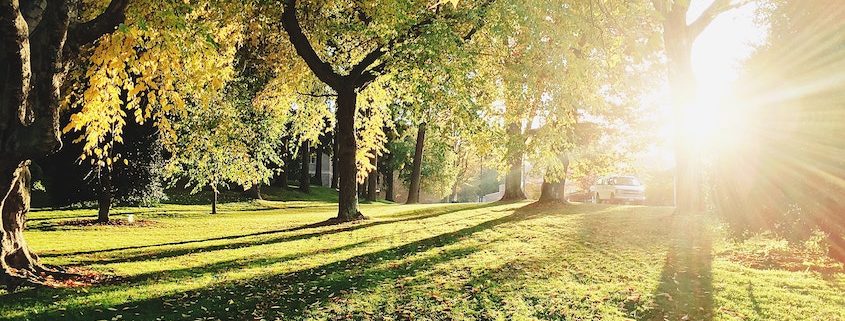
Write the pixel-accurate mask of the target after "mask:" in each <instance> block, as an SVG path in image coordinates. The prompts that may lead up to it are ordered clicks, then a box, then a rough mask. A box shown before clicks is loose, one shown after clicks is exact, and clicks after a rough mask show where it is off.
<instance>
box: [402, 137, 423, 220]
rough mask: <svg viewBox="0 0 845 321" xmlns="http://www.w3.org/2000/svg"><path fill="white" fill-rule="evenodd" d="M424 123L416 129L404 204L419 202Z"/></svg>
mask: <svg viewBox="0 0 845 321" xmlns="http://www.w3.org/2000/svg"><path fill="white" fill-rule="evenodd" d="M425 130H426V123H425V122H423V123H420V127H419V129H417V143H416V146H415V147H416V148H415V149H414V163H413V167H412V168H411V182H410V187H409V188H408V200H407V201H406V202H405V204H417V203H419V202H420V178H421V177H420V176H421V175H422V157H423V147H424V146H425Z"/></svg>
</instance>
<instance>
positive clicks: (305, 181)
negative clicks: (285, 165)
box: [299, 141, 311, 193]
mask: <svg viewBox="0 0 845 321" xmlns="http://www.w3.org/2000/svg"><path fill="white" fill-rule="evenodd" d="M310 161H311V150H310V148H309V144H308V142H307V141H305V142H302V147H300V149H299V166H300V167H299V191H300V192H303V193H309V192H311V177H310V176H311V174H309V173H308V164H309V162H310Z"/></svg>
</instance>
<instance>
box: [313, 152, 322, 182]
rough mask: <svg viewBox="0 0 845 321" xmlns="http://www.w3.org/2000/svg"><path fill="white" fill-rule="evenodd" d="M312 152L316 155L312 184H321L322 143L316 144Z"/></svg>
mask: <svg viewBox="0 0 845 321" xmlns="http://www.w3.org/2000/svg"><path fill="white" fill-rule="evenodd" d="M314 153H315V154H316V155H317V162H316V164H314V185H317V186H323V145H317V148H315V150H314Z"/></svg>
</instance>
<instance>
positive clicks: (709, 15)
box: [688, 0, 754, 38]
mask: <svg viewBox="0 0 845 321" xmlns="http://www.w3.org/2000/svg"><path fill="white" fill-rule="evenodd" d="M752 1H754V0H738V1H736V0H715V1H713V2H712V3H711V4H710V6H709V7H707V9H704V12H702V13H701V16H699V17H698V19H695V21H693V22H692V23H691V24H690V25H689V27H688V28H689V29H688V30H689V35H690V36H691V37H692V38H695V37H698V35H700V34H701V32H703V31H704V29H706V28H707V26H709V25H710V23H711V22H713V19H716V17H718V16H719V15H720V14H722V13H725V12H728V11H731V10H733V9H736V8H739V7H742V6H744V5H746V4H748V3H750V2H752Z"/></svg>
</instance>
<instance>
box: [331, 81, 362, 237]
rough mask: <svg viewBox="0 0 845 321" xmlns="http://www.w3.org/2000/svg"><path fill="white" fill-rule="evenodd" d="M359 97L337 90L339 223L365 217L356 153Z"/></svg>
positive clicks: (351, 92) (347, 90)
mask: <svg viewBox="0 0 845 321" xmlns="http://www.w3.org/2000/svg"><path fill="white" fill-rule="evenodd" d="M357 100H358V93H356V92H355V89H354V88H341V89H340V90H337V110H336V118H337V137H336V139H337V141H338V153H337V157H338V159H337V163H338V164H337V172H338V174H339V177H338V179H339V181H338V185H339V187H340V192H339V195H338V212H337V219H338V220H340V221H352V220H358V219H362V218H363V217H364V216H363V215H362V214H361V212H359V211H358V193H357V189H358V183H357V176H358V166H357V164H356V163H355V151H356V150H357V149H358V142H356V137H355V136H356V135H355V113H356V112H357V110H356V103H357Z"/></svg>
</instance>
